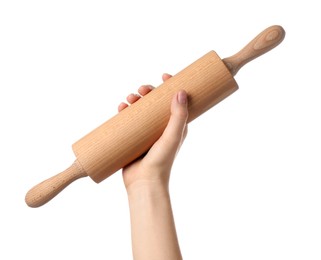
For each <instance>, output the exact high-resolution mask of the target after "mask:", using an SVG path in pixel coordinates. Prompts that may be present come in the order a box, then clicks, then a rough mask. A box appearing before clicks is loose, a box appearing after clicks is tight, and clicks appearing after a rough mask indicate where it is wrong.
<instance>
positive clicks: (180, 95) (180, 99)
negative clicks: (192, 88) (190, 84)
mask: <svg viewBox="0 0 321 260" xmlns="http://www.w3.org/2000/svg"><path fill="white" fill-rule="evenodd" d="M177 99H178V103H180V104H186V103H187V94H186V92H185V91H180V92H178V98H177Z"/></svg>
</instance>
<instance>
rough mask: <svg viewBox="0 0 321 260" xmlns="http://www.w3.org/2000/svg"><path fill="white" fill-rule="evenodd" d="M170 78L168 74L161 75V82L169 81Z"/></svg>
mask: <svg viewBox="0 0 321 260" xmlns="http://www.w3.org/2000/svg"><path fill="white" fill-rule="evenodd" d="M171 77H172V75H170V74H168V73H164V74H163V75H162V79H163V81H166V80H168V79H170V78H171Z"/></svg>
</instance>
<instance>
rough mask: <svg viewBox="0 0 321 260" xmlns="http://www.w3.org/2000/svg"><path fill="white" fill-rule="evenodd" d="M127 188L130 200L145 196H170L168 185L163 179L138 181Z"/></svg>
mask: <svg viewBox="0 0 321 260" xmlns="http://www.w3.org/2000/svg"><path fill="white" fill-rule="evenodd" d="M126 190H127V195H128V198H129V200H130V201H131V200H137V199H144V198H169V190H168V185H167V184H164V183H162V182H161V181H155V180H154V181H150V180H148V181H147V180H146V181H145V180H141V181H137V182H135V183H132V184H131V185H129V186H128V187H127V188H126Z"/></svg>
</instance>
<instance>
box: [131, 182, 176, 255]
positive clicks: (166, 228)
mask: <svg viewBox="0 0 321 260" xmlns="http://www.w3.org/2000/svg"><path fill="white" fill-rule="evenodd" d="M128 199H129V207H130V216H131V229H132V247H133V255H134V259H135V260H145V259H146V260H150V259H154V260H164V259H166V260H178V259H182V256H181V253H180V249H179V244H178V239H177V234H176V229H175V223H174V217H173V212H172V208H171V202H170V197H169V193H168V189H167V188H166V187H164V186H163V185H159V184H152V185H150V184H149V185H144V184H142V185H139V187H135V189H131V190H130V191H128Z"/></svg>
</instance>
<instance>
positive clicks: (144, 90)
mask: <svg viewBox="0 0 321 260" xmlns="http://www.w3.org/2000/svg"><path fill="white" fill-rule="evenodd" d="M171 77H172V75H170V74H168V73H164V74H163V75H162V80H163V81H166V80H168V79H170V78H171ZM153 89H154V87H153V86H152V85H142V86H141V87H140V88H139V89H138V93H139V94H133V93H132V94H129V95H128V96H127V98H126V100H127V102H128V104H129V105H131V104H134V103H135V102H137V101H138V100H139V99H140V98H141V97H143V96H145V95H147V94H148V93H149V92H151V91H152V90H153ZM128 104H126V103H125V102H122V103H120V104H119V106H118V112H120V111H122V110H124V109H125V108H127V107H128Z"/></svg>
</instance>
